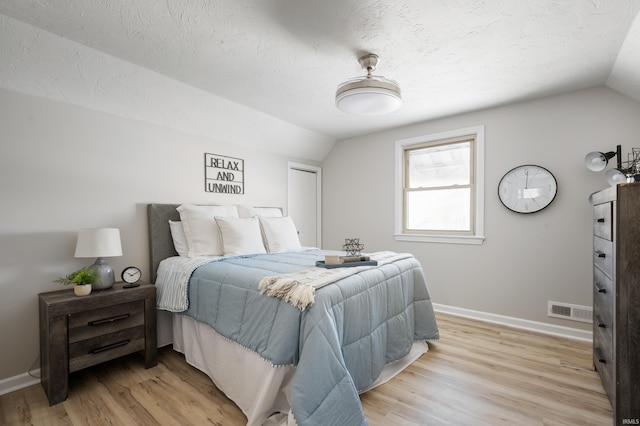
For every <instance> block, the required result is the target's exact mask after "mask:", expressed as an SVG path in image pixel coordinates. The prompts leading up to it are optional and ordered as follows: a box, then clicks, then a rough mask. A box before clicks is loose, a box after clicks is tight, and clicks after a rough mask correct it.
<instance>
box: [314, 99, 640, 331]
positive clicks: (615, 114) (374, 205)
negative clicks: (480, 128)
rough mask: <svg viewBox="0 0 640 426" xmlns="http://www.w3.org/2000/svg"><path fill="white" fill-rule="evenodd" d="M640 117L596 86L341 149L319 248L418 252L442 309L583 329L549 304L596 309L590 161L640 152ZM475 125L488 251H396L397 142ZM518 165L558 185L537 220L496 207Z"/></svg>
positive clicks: (595, 176)
mask: <svg viewBox="0 0 640 426" xmlns="http://www.w3.org/2000/svg"><path fill="white" fill-rule="evenodd" d="M426 102H428V100H427V101H426ZM639 117H640V104H639V103H637V102H636V101H634V100H631V99H630V98H627V97H624V96H622V95H620V94H618V93H617V92H614V91H612V90H610V89H606V88H597V89H590V90H584V91H578V92H573V93H570V94H566V95H562V96H554V97H548V98H544V99H539V100H535V101H531V102H526V103H520V104H515V105H508V106H504V107H500V108H493V109H488V110H484V111H480V112H475V113H470V114H464V115H459V116H455V117H450V118H445V119H440V120H434V121H429V122H424V123H420V124H416V125H412V126H406V127H402V128H398V129H394V130H390V131H387V132H381V133H376V134H373V135H368V136H363V137H357V138H353V139H348V140H343V141H339V142H338V143H337V144H336V146H335V147H334V149H333V150H332V151H331V152H330V153H329V155H328V156H327V157H326V158H325V160H324V162H323V176H324V180H323V188H324V190H323V195H324V200H323V202H324V205H323V206H324V210H323V220H324V227H323V229H324V232H323V242H324V246H325V248H333V249H340V247H341V244H343V243H344V239H345V238H348V237H359V238H360V241H361V242H362V243H364V244H365V250H366V251H376V250H394V251H399V252H411V253H413V254H414V255H415V256H416V257H417V258H418V260H420V262H421V263H422V265H423V267H424V270H425V273H426V277H427V282H428V285H429V288H430V291H431V295H432V297H433V300H434V302H436V303H440V304H444V305H451V306H455V307H459V308H466V309H472V310H476V311H481V312H489V313H493V314H499V315H506V316H510V317H516V318H520V319H525V320H531V321H539V322H546V323H549V324H555V325H561V326H567V327H575V328H578V329H583V330H588V329H589V328H590V325H589V324H583V323H577V322H573V321H567V320H564V319H554V318H549V317H547V316H546V308H547V300H554V301H560V302H567V303H575V304H580V305H588V306H591V304H592V302H591V300H592V294H591V291H592V280H591V261H592V254H591V244H592V242H591V237H590V233H591V230H592V218H591V214H592V213H591V210H590V205H589V204H588V201H587V199H588V196H589V194H591V193H592V192H594V191H597V190H599V189H603V188H605V187H606V186H607V184H606V182H605V181H604V179H603V173H593V172H590V171H588V170H587V169H586V168H585V167H584V164H583V160H584V156H585V154H586V153H587V152H589V151H603V150H606V151H608V150H615V146H616V145H617V144H621V145H622V146H623V152H627V151H631V148H632V147H634V146H636V147H638V146H640V144H639V143H638V142H637V140H638V134H640V120H639V119H638V118H639ZM474 125H484V126H485V145H486V151H485V156H486V161H485V170H486V172H485V182H486V194H485V232H486V240H485V242H484V244H483V245H481V246H465V245H452V244H436V243H413V242H396V241H395V240H394V238H393V232H394V226H393V225H394V143H395V141H396V140H398V139H404V138H409V137H414V136H420V135H426V134H431V133H438V132H443V131H447V130H454V129H461V128H466V127H470V126H474ZM623 157H625V156H624V155H623ZM625 158H626V157H625ZM614 163H615V162H614ZM521 164H538V165H541V166H544V167H546V168H548V169H549V170H550V171H551V172H552V173H554V175H555V176H556V178H557V180H558V195H557V197H556V199H555V201H554V202H553V203H552V204H551V205H550V206H549V207H547V209H545V210H543V211H541V212H539V213H535V214H531V215H520V214H516V213H513V212H511V211H509V210H507V209H506V208H504V207H503V206H502V205H501V204H500V201H499V200H498V196H497V186H498V182H499V180H500V178H501V177H502V176H503V174H504V173H505V172H507V171H508V170H510V169H511V168H513V167H515V166H518V165H521Z"/></svg>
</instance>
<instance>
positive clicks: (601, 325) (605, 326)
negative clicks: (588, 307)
mask: <svg viewBox="0 0 640 426" xmlns="http://www.w3.org/2000/svg"><path fill="white" fill-rule="evenodd" d="M595 320H596V325H597V326H598V327H600V328H607V324H605V323H603V322H602V320H601V319H600V317H599V316H598V315H596V317H595Z"/></svg>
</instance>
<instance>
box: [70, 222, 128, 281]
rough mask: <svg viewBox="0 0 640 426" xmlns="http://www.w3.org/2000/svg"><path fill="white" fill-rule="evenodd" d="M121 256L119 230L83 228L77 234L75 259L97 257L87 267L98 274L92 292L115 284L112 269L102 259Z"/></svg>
mask: <svg viewBox="0 0 640 426" xmlns="http://www.w3.org/2000/svg"><path fill="white" fill-rule="evenodd" d="M115 256H122V245H121V243H120V230H119V229H118V228H83V229H81V230H80V231H79V232H78V241H77V243H76V254H75V257H97V259H96V261H95V262H94V263H93V264H92V265H91V266H89V268H91V269H94V270H95V271H96V272H97V273H98V282H97V283H96V284H93V285H92V286H91V287H92V289H94V290H106V289H108V288H111V286H113V284H114V283H115V275H114V273H113V268H112V267H111V265H109V264H108V263H107V262H105V260H104V259H103V257H115Z"/></svg>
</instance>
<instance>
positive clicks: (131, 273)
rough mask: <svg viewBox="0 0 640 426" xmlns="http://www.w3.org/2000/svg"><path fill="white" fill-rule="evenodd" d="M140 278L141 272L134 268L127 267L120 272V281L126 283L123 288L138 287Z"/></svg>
mask: <svg viewBox="0 0 640 426" xmlns="http://www.w3.org/2000/svg"><path fill="white" fill-rule="evenodd" d="M141 277H142V271H140V268H137V267H135V266H127V267H126V268H124V269H123V270H122V275H121V278H122V281H124V282H125V283H126V284H125V285H123V287H125V288H130V287H138V286H139V285H140V283H138V281H140V278H141Z"/></svg>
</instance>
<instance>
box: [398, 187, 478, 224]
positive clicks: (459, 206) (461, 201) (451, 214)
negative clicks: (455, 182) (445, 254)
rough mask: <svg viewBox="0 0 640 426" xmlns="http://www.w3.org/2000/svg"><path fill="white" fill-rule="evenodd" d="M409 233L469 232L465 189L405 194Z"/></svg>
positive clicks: (468, 208) (469, 219) (466, 189)
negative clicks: (437, 231)
mask: <svg viewBox="0 0 640 426" xmlns="http://www.w3.org/2000/svg"><path fill="white" fill-rule="evenodd" d="M406 195H407V223H406V228H407V229H409V230H421V231H436V230H445V231H470V230H471V206H470V199H471V190H470V189H469V188H460V189H443V190H435V191H433V190H432V191H411V192H407V194H406Z"/></svg>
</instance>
